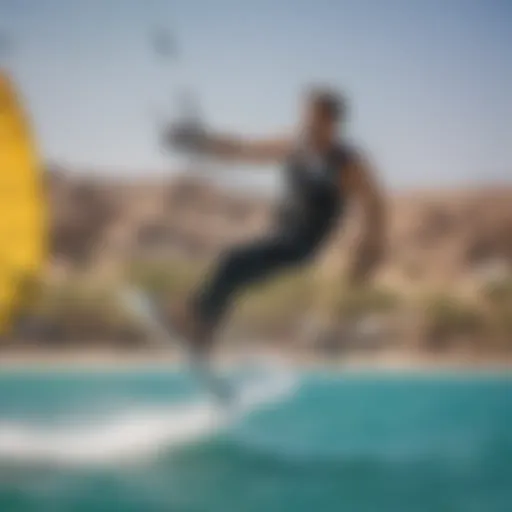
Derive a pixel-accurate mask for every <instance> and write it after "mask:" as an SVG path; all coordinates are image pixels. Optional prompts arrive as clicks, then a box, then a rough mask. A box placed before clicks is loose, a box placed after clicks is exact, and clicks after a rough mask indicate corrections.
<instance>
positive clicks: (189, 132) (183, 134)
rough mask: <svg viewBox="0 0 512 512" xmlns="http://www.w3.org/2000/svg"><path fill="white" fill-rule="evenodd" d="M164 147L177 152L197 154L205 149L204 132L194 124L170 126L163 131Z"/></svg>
mask: <svg viewBox="0 0 512 512" xmlns="http://www.w3.org/2000/svg"><path fill="white" fill-rule="evenodd" d="M163 138H164V141H163V142H164V145H166V146H172V147H174V148H176V149H177V150H179V151H186V152H189V153H198V152H201V151H205V150H206V149H207V141H208V135H207V133H206V130H205V129H204V128H203V127H202V126H199V125H198V124H197V123H195V122H189V123H177V124H173V125H170V126H169V127H167V129H166V130H165V131H164V135H163Z"/></svg>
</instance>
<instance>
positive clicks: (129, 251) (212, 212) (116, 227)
mask: <svg viewBox="0 0 512 512" xmlns="http://www.w3.org/2000/svg"><path fill="white" fill-rule="evenodd" d="M48 192H49V198H50V208H51V213H52V215H51V218H52V223H51V224H52V225H51V232H52V248H53V255H54V258H55V259H54V261H55V264H64V265H70V264H71V265H88V266H90V267H93V268H94V266H95V265H102V264H104V263H108V264H111V265H116V264H124V263H127V262H128V261H129V260H136V261H141V260H142V261H146V262H151V261H165V260H167V259H169V258H177V259H186V260H202V259H205V258H211V257H212V256H214V255H215V254H217V253H218V252H219V251H221V250H222V248H224V247H226V246H228V245H229V244H231V243H233V242H235V241H240V240H242V239H245V238H248V237H251V236H254V235H255V234H257V233H258V232H261V231H262V230H264V228H265V226H266V224H267V223H268V222H269V219H270V217H271V213H272V204H271V202H270V201H269V200H268V199H265V198H259V197H251V196H249V197H248V196H240V195H237V194H235V193H233V192H227V191H226V190H223V189H220V188H216V187H215V186H213V185H211V184H208V183H206V182H202V181H200V180H197V179H192V178H187V177H183V176H181V177H178V178H175V179H168V180H165V179H161V180H160V181H158V180H148V179H142V178H141V179H139V180H135V181H131V182H128V181H122V180H119V181H113V180H110V181H107V180H99V179H93V178H91V179H87V178H85V177H83V175H81V176H77V175H76V174H73V173H70V172H66V171H65V170H62V169H55V168H53V169H49V171H48ZM357 215H358V213H357V211H356V208H354V212H353V214H351V215H349V219H348V220H347V223H348V226H345V227H346V230H345V232H343V231H342V232H341V233H340V236H339V237H335V241H333V243H332V244H331V245H330V249H329V250H330V251H331V252H333V251H334V252H335V251H340V257H343V254H346V253H347V251H349V250H350V245H351V244H352V243H354V240H355V238H354V237H355V236H356V235H355V233H356V231H357ZM388 215H389V227H390V230H389V251H388V257H387V261H386V262H385V265H384V266H383V268H382V270H381V275H382V276H383V279H387V280H389V281H392V282H393V283H395V284H397V285H400V286H411V287H415V286H421V285H422V284H424V283H430V284H431V285H432V284H433V283H439V284H440V285H443V284H445V285H448V284H449V285H452V286H453V285H455V284H457V283H463V282H470V281H472V280H473V279H474V278H478V277H479V276H480V275H481V274H482V272H490V271H492V270H493V269H497V268H498V267H499V268H500V269H503V268H506V267H507V266H510V265H512V187H510V188H495V189H492V188H485V189H480V190H479V189H475V190H469V191H458V190H445V191H441V192H422V193H411V194H401V195H399V196H398V195H393V196H390V197H389V201H388Z"/></svg>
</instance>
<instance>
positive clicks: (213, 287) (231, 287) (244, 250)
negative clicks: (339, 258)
mask: <svg viewBox="0 0 512 512" xmlns="http://www.w3.org/2000/svg"><path fill="white" fill-rule="evenodd" d="M316 245H317V244H316V243H313V242H312V241H311V240H310V239H308V238H307V237H305V236H301V235H300V234H297V235H294V236H286V235H284V236H283V235H279V234H276V235H274V236H271V237H268V238H264V239H262V240H259V241H256V242H253V243H250V244H248V245H244V246H241V247H236V248H234V249H231V250H230V251H228V252H227V253H226V254H225V255H223V256H221V258H220V260H219V262H218V263H217V265H216V267H215V269H214V271H213V273H212V275H211V276H210V277H209V278H208V279H207V280H206V281H205V283H203V284H202V285H201V286H200V288H199V291H198V292H197V293H196V294H195V296H194V297H193V302H192V304H193V307H194V309H195V311H196V313H197V315H198V316H199V318H200V319H201V321H203V322H205V323H206V324H208V325H211V326H212V327H213V326H215V325H216V324H217V323H218V322H219V320H220V319H221V317H222V315H223V313H224V312H225V310H226V308H227V307H228V305H229V303H230V302H231V299H232V298H233V297H234V296H235V295H236V293H237V292H240V291H242V289H243V288H245V287H246V286H248V285H250V284H254V283H256V282H260V281H262V280H263V279H265V278H267V277H270V276H272V275H274V274H275V273H276V272H279V271H280V270H283V269H285V268H289V267H292V266H296V265H299V264H301V263H304V262H305V261H306V260H307V259H308V257H309V256H310V255H311V254H312V253H313V251H314V248H315V246H316Z"/></svg>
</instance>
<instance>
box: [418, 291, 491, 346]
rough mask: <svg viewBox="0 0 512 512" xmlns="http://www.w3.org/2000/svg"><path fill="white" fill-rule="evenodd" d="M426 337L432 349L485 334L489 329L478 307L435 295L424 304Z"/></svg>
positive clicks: (459, 300)
mask: <svg viewBox="0 0 512 512" xmlns="http://www.w3.org/2000/svg"><path fill="white" fill-rule="evenodd" d="M424 313H425V319H426V326H425V329H426V332H425V335H426V336H427V339H428V340H429V342H430V345H431V347H439V346H441V345H446V343H447V342H449V341H451V340H453V339H455V338H461V337H466V338H470V339H474V338H475V336H481V335H483V334H485V332H486V329H487V324H486V318H485V315H484V312H483V311H482V310H481V309H480V308H478V307H477V306H475V305H473V304H470V303H468V302H466V301H464V300H462V299H459V298H456V297H453V296H450V295H444V294H439V295H434V296H431V297H429V298H428V299H427V300H426V302H425V304H424Z"/></svg>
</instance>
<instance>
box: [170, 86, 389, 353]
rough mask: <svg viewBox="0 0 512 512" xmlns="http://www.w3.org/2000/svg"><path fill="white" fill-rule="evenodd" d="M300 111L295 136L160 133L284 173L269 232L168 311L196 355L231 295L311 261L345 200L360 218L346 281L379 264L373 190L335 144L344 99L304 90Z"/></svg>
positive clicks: (352, 155) (366, 172) (368, 174)
mask: <svg viewBox="0 0 512 512" xmlns="http://www.w3.org/2000/svg"><path fill="white" fill-rule="evenodd" d="M303 109H304V110H303V116H302V118H301V123H300V126H299V133H298V134H297V135H296V137H283V138H281V137H280V138H272V139H268V140H245V139H242V138H236V137H228V136H220V135H216V134H213V133H205V132H203V131H200V130H197V129H193V128H190V127H188V128H187V127H186V126H184V125H178V126H174V127H171V129H170V130H169V132H168V133H167V138H166V140H167V141H168V142H169V143H170V144H171V145H172V146H173V147H176V148H181V149H187V150H190V151H197V152H203V153H205V154H208V155H210V156H212V157H215V158H218V159H223V160H225V161H230V162H236V163H250V164H269V163H277V162H282V163H283V164H284V166H283V171H284V172H285V173H286V182H287V188H286V192H287V195H286V197H285V200H284V201H283V202H282V203H281V204H280V205H279V206H280V207H279V209H278V212H277V215H276V219H275V220H276V222H275V227H274V230H273V231H272V232H271V233H269V234H268V235H267V236H265V237H264V238H262V239H260V240H256V241H254V242H252V243H249V244H247V245H243V246H241V247H235V248H232V249H230V250H228V251H227V252H225V253H224V255H223V256H221V257H220V259H219V261H218V262H217V263H216V265H215V267H214V269H213V272H212V273H211V275H210V276H209V277H208V278H207V279H206V280H205V281H204V283H203V284H202V285H201V286H200V287H199V289H198V290H197V291H196V292H195V293H194V294H192V296H191V297H190V298H189V300H187V301H185V303H184V304H181V305H175V307H173V308H172V309H171V312H170V320H171V324H172V327H173V328H174V329H175V330H176V331H178V334H179V335H181V337H183V338H185V339H186V340H188V341H189V342H190V344H191V345H192V348H193V349H194V350H195V351H196V352H197V353H199V354H207V353H208V351H209V350H210V348H211V346H212V341H213V338H214V334H215V330H216V328H217V326H218V325H219V322H220V321H221V319H222V318H223V317H224V314H225V312H226V310H227V308H228V306H229V305H230V304H231V303H232V301H233V299H234V298H235V297H236V295H237V294H238V293H240V292H242V291H243V290H245V289H246V287H247V286H248V285H250V284H253V283H255V282H259V281H261V280H263V279H265V278H268V277H270V276H274V275H276V274H278V273H279V272H281V271H283V270H285V269H289V268H292V267H296V266H298V265H301V264H304V263H306V262H308V261H310V260H311V258H312V257H313V256H314V255H315V253H316V252H317V250H318V249H319V247H321V245H322V242H323V241H324V240H326V238H327V236H328V235H329V234H330V233H331V231H332V230H333V228H334V226H335V224H336V221H337V220H338V219H339V218H340V217H341V216H342V215H343V213H344V211H345V206H346V203H347V201H348V200H351V199H353V198H354V199H356V200H358V201H359V202H360V204H361V206H362V207H363V209H364V214H365V222H364V227H363V236H362V238H361V240H360V243H359V245H358V250H357V251H356V254H354V261H353V264H352V266H351V268H350V272H349V279H350V281H351V282H353V283H359V282H360V281H361V280H362V279H363V278H365V277H366V276H367V275H369V273H370V271H371V270H372V269H373V268H374V266H375V265H376V264H377V263H378V262H379V260H380V259H381V256H382V253H383V248H384V220H385V215H384V206H383V200H382V196H381V192H380V188H379V187H378V186H377V184H376V181H375V178H374V176H373V174H372V171H371V170H370V168H369V166H368V164H367V163H366V161H365V159H364V158H363V156H362V155H361V154H360V153H359V152H357V151H355V150H354V149H352V148H351V147H349V145H348V144H346V143H345V142H343V136H342V137H341V140H338V131H339V125H340V124H343V123H344V122H345V121H346V117H347V112H346V104H345V101H344V100H343V98H341V97H340V96H339V95H338V94H337V93H336V92H334V91H331V90H328V89H323V88H315V89H313V90H310V91H309V92H308V93H307V95H306V97H305V99H304V104H303ZM333 286H336V283H333Z"/></svg>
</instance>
